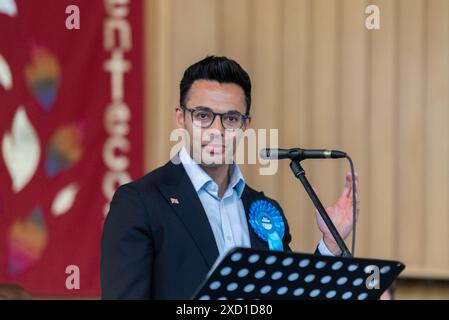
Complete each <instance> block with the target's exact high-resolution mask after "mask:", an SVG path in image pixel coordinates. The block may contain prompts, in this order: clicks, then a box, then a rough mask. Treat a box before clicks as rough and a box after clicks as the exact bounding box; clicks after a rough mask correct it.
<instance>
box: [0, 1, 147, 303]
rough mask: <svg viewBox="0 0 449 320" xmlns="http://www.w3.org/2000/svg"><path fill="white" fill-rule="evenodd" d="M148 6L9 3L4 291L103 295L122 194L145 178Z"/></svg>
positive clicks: (0, 154) (0, 71)
mask: <svg viewBox="0 0 449 320" xmlns="http://www.w3.org/2000/svg"><path fill="white" fill-rule="evenodd" d="M142 11H143V10H142V1H135V0H133V1H116V0H70V1H65V0H58V1H55V0H39V1H28V0H23V1H19V0H16V1H14V0H10V1H7V0H6V1H4V0H3V1H0V147H1V148H0V284H1V283H15V284H18V285H20V286H22V287H24V288H25V289H26V290H27V291H28V292H30V293H31V294H32V295H33V296H42V297H45V296H51V297H60V296H79V297H89V296H92V297H95V296H99V294H100V274H99V264H100V238H101V231H102V226H103V222H104V218H105V214H106V213H107V210H108V206H109V202H110V200H111V198H112V195H113V193H114V191H115V190H116V188H117V187H118V186H119V185H121V184H123V183H126V182H129V181H130V180H133V179H136V178H138V177H140V176H141V175H142V174H143V168H144V165H143V150H142V149H143V142H142V141H143V135H142V131H143V123H142V121H143V120H142V112H143V111H142V110H143V93H142V82H143V74H142V59H143V54H142V50H143V45H142Z"/></svg>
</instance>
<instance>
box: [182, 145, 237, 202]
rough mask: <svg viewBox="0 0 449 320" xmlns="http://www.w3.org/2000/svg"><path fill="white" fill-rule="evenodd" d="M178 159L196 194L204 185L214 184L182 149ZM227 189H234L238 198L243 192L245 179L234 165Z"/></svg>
mask: <svg viewBox="0 0 449 320" xmlns="http://www.w3.org/2000/svg"><path fill="white" fill-rule="evenodd" d="M179 159H180V160H181V163H182V165H183V166H184V169H185V170H186V172H187V175H188V176H189V178H190V181H192V184H193V187H194V188H195V191H196V192H197V193H198V191H199V190H201V189H202V188H205V186H206V185H208V184H209V185H210V184H215V182H214V181H213V180H212V178H211V177H210V176H209V175H208V174H207V173H206V171H204V170H203V168H201V166H200V165H199V164H198V163H196V162H195V161H194V160H193V159H192V157H190V155H189V153H188V152H187V150H186V149H185V148H184V147H182V148H181V150H180V151H179ZM212 182H213V183H212ZM228 188H234V189H235V191H236V192H237V195H238V196H239V198H240V197H241V196H242V193H243V190H244V189H245V179H244V178H243V175H242V172H241V171H240V168H239V166H238V165H237V164H235V163H234V164H232V166H231V177H230V179H229V186H228Z"/></svg>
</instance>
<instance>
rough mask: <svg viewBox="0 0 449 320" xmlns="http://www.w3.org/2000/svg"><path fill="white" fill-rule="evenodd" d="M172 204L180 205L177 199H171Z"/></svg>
mask: <svg viewBox="0 0 449 320" xmlns="http://www.w3.org/2000/svg"><path fill="white" fill-rule="evenodd" d="M170 201H171V203H172V204H179V200H178V199H177V198H170Z"/></svg>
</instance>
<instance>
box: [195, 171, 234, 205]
mask: <svg viewBox="0 0 449 320" xmlns="http://www.w3.org/2000/svg"><path fill="white" fill-rule="evenodd" d="M201 167H202V168H203V170H204V171H205V172H206V173H207V174H208V175H209V177H211V178H212V180H214V181H215V183H216V184H217V185H218V196H219V197H220V198H221V197H223V195H224V193H225V191H226V189H227V187H228V185H229V179H230V178H229V176H230V172H229V168H230V166H229V164H224V165H222V166H217V167H210V166H203V165H201Z"/></svg>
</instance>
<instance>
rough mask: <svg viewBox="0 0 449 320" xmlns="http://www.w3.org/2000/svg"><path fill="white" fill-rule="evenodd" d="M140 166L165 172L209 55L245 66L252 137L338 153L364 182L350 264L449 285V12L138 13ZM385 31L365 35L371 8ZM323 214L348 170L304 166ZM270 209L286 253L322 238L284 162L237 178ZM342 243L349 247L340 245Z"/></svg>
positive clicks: (155, 2)
mask: <svg viewBox="0 0 449 320" xmlns="http://www.w3.org/2000/svg"><path fill="white" fill-rule="evenodd" d="M145 3H146V11H145V17H146V19H145V24H146V25H145V28H146V35H145V39H146V50H147V55H146V56H147V57H148V59H147V63H146V66H145V70H146V93H147V96H146V100H145V101H146V105H147V108H146V114H145V121H146V124H147V125H146V135H147V140H146V152H145V155H146V161H147V164H148V169H152V168H155V167H156V166H158V165H161V164H163V163H164V162H165V161H166V160H167V158H168V156H169V151H170V147H171V144H170V143H169V141H168V136H169V133H170V130H171V129H172V128H173V126H174V120H173V119H174V108H175V107H176V105H177V102H178V97H179V93H178V85H179V81H180V78H181V76H182V72H183V70H184V69H185V68H186V67H187V66H188V65H189V64H191V63H193V62H195V61H197V60H199V59H201V58H203V57H204V56H206V55H208V54H216V55H228V56H230V57H232V58H235V59H236V60H237V61H239V62H240V63H241V64H242V65H243V66H244V67H245V68H246V69H247V70H248V71H249V73H250V75H251V77H252V80H253V99H254V100H253V101H254V104H253V112H252V116H253V126H254V127H255V128H256V129H257V128H266V129H269V128H278V129H279V130H280V131H279V145H280V146H285V147H293V146H301V147H305V148H341V149H343V150H345V151H347V152H348V153H350V154H351V156H352V157H353V159H354V161H355V164H356V168H357V171H358V172H359V175H360V180H361V192H362V196H361V200H362V202H361V203H362V210H361V216H360V221H359V222H360V223H359V228H358V234H357V235H358V237H357V242H358V245H357V255H359V256H367V257H384V258H397V259H401V260H403V261H404V262H405V263H406V264H407V271H406V274H408V275H409V276H410V277H426V278H429V277H438V278H447V279H449V250H447V248H448V247H449V200H448V191H449V132H448V131H449V123H448V122H449V60H448V59H449V0H376V1H367V0H226V1H220V0H150V1H146V2H145ZM368 4H376V5H378V6H379V8H380V10H381V29H380V30H367V29H366V28H365V23H364V22H365V21H364V20H365V18H366V14H365V8H366V6H367V5H368ZM303 166H304V168H305V169H306V172H307V175H308V177H309V179H310V181H311V182H312V184H313V185H314V186H315V187H316V188H317V189H319V190H320V195H321V198H322V200H323V202H324V204H325V205H329V204H331V203H333V202H334V201H335V199H336V198H337V197H338V196H339V194H340V192H341V189H342V184H343V178H344V173H345V172H346V171H347V165H346V163H344V161H306V162H304V164H303ZM243 167H244V168H243V169H244V173H245V176H246V177H247V180H248V182H249V183H250V184H251V185H252V186H254V187H256V188H257V189H263V190H265V191H266V193H267V194H268V195H270V196H272V197H274V198H276V199H277V200H278V201H279V202H280V203H281V204H282V206H283V208H284V210H285V212H286V214H287V216H288V218H289V221H290V225H291V229H292V234H293V248H294V249H295V250H301V251H313V250H314V248H315V246H316V243H317V241H318V240H319V232H318V231H317V228H316V226H315V218H314V212H313V208H312V206H311V204H310V200H309V199H308V197H307V196H306V194H305V192H304V190H303V189H302V187H301V186H300V185H299V183H298V181H297V180H296V179H295V178H294V177H293V176H292V174H291V172H290V169H289V166H288V162H287V161H282V162H280V163H279V172H278V173H277V174H276V175H275V176H268V177H261V176H260V175H259V174H258V170H259V166H258V165H249V166H248V165H246V166H243ZM348 245H350V239H348Z"/></svg>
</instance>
